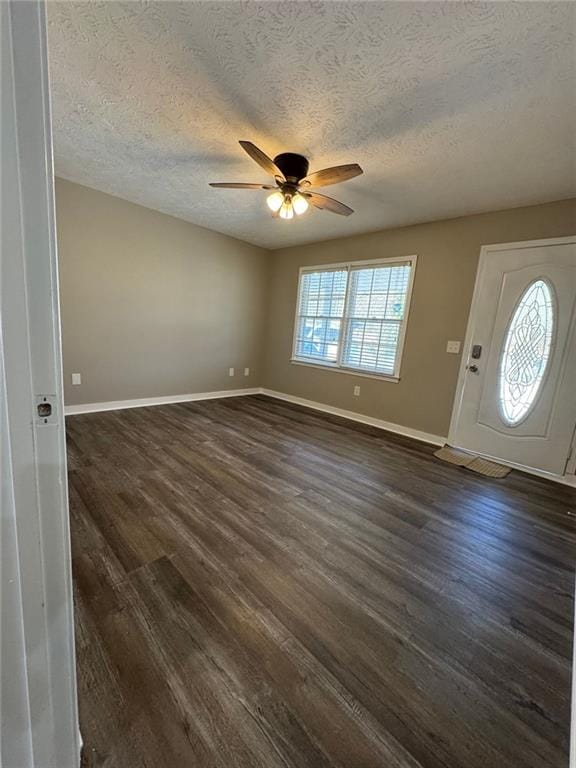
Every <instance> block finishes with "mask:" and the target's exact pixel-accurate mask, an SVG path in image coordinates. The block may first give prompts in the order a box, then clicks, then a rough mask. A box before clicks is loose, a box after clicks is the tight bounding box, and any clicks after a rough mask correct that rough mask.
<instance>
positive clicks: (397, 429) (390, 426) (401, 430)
mask: <svg viewBox="0 0 576 768" xmlns="http://www.w3.org/2000/svg"><path fill="white" fill-rule="evenodd" d="M260 392H261V393H262V394H263V395H268V397H275V398H276V399H277V400H285V401H286V402H288V403H294V404H295V405H303V406H305V407H306V408H313V409H314V410H315V411H322V412H323V413H330V414H332V416H340V417H341V418H343V419H350V420H351V421H358V422H360V423H361V424H368V425H369V426H371V427H376V428H377V429H385V430H386V431H387V432H394V434H396V435H403V436H404V437H412V438H414V440H422V441H423V442H424V443H431V444H432V445H444V444H445V443H446V438H445V437H442V436H441V435H433V434H431V433H430V432H421V431H420V430H419V429H412V428H411V427H404V426H402V425H401V424H394V423H393V422H391V421H383V420H382V419H375V418H374V417H372V416H365V415H364V414H362V413H356V411H347V410H345V409H344V408H336V407H334V406H333V405H325V404H324V403H317V402H316V401H315V400H305V399H304V398H303V397H296V396H295V395H287V394H285V393H284V392H275V391H274V390H272V389H261V390H260Z"/></svg>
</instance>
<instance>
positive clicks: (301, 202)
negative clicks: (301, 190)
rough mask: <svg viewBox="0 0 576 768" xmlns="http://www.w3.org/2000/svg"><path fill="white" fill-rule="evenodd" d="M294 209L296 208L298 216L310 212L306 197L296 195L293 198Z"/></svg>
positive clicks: (295, 211)
mask: <svg viewBox="0 0 576 768" xmlns="http://www.w3.org/2000/svg"><path fill="white" fill-rule="evenodd" d="M292 207H293V208H294V213H295V214H296V216H301V215H302V214H303V213H306V211H307V210H308V200H306V198H305V197H304V195H299V194H298V193H296V194H295V195H294V197H293V198H292Z"/></svg>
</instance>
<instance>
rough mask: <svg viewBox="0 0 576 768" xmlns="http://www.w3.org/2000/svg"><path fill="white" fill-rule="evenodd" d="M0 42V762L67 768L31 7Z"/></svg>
mask: <svg viewBox="0 0 576 768" xmlns="http://www.w3.org/2000/svg"><path fill="white" fill-rule="evenodd" d="M0 34H1V40H2V45H1V46H0V48H1V59H0V75H1V89H0V93H1V99H2V107H3V109H2V131H1V135H0V138H1V141H0V152H1V163H2V177H1V182H0V424H1V426H2V430H1V432H0V440H1V442H0V470H1V475H2V483H1V488H0V491H1V495H0V506H1V515H0V529H1V536H0V561H1V575H2V579H1V580H0V602H2V612H1V616H0V648H1V650H2V653H1V654H0V667H1V673H2V674H1V675H0V707H1V709H2V712H1V715H2V716H1V718H0V763H1V764H2V765H6V766H8V765H10V766H15V765H18V766H20V768H34V767H35V766H36V767H39V766H43V767H44V766H45V767H46V768H47V767H48V766H58V768H78V766H79V764H80V749H81V738H80V732H79V727H78V707H77V687H76V666H75V652H74V609H73V598H72V575H71V552H70V531H69V517H68V495H67V476H66V444H65V423H64V398H63V385H62V352H61V341H60V315H59V297H58V260H57V250H56V225H55V207H54V173H53V161H52V133H51V116H50V96H49V80H48V55H47V34H46V9H45V4H44V1H43V0H29V1H28V2H20V0H8V2H1V0H0ZM39 406H41V408H40V410H39ZM50 409H51V410H50Z"/></svg>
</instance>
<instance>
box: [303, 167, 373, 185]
mask: <svg viewBox="0 0 576 768" xmlns="http://www.w3.org/2000/svg"><path fill="white" fill-rule="evenodd" d="M361 173H364V171H363V170H362V168H360V166H359V165H358V163H350V164H349V165H336V166H334V168H324V169H322V170H321V171H315V172H314V173H309V174H308V176H306V178H304V179H302V181H301V182H300V185H301V186H302V185H304V186H307V187H308V186H309V187H327V186H328V185H329V184H338V183H339V182H340V181H346V180H347V179H353V178H354V177H355V176H360V174H361Z"/></svg>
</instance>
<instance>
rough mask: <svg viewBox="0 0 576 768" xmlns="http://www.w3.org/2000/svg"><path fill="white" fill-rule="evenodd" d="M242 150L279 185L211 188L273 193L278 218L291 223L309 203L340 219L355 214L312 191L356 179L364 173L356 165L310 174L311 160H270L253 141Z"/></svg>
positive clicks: (285, 155)
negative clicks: (266, 190)
mask: <svg viewBox="0 0 576 768" xmlns="http://www.w3.org/2000/svg"><path fill="white" fill-rule="evenodd" d="M240 146H241V147H242V149H243V150H244V151H245V152H247V153H248V154H249V155H250V157H251V158H252V160H255V161H256V162H257V163H258V165H259V166H261V167H262V168H264V170H265V171H266V172H267V173H269V174H270V175H271V176H273V177H274V180H275V182H276V185H275V186H274V185H272V184H244V183H241V182H213V183H211V184H210V186H211V187H218V188H220V189H272V190H274V191H273V192H272V194H271V195H269V196H268V198H267V200H266V202H267V204H268V207H269V208H270V210H271V211H272V213H273V214H274V215H275V216H280V218H282V219H292V218H294V214H296V215H297V216H300V215H301V214H302V213H305V212H306V211H307V210H308V206H309V203H312V205H313V206H314V207H315V208H320V209H321V210H323V211H332V213H338V214H340V215H341V216H350V214H351V213H354V211H353V210H352V208H349V207H348V206H347V205H344V203H340V202H338V200H334V199H333V198H332V197H326V195H319V194H318V192H311V191H309V190H310V189H312V188H313V187H327V186H328V185H329V184H338V183H339V182H341V181H346V180H347V179H353V178H354V177H355V176H360V174H361V173H363V171H362V168H360V166H359V165H358V164H357V163H351V164H350V165H337V166H335V167H334V168H324V169H323V170H321V171H315V172H314V173H310V174H309V173H308V160H307V159H306V158H305V157H304V156H303V155H297V154H294V153H293V152H283V153H282V154H280V155H276V157H275V158H274V160H271V159H270V158H269V157H268V155H266V154H265V153H264V152H262V150H261V149H258V147H257V146H256V145H255V144H252V142H251V141H241V142H240Z"/></svg>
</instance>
